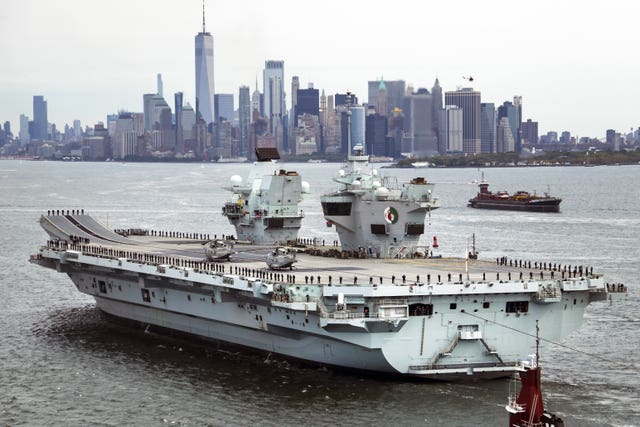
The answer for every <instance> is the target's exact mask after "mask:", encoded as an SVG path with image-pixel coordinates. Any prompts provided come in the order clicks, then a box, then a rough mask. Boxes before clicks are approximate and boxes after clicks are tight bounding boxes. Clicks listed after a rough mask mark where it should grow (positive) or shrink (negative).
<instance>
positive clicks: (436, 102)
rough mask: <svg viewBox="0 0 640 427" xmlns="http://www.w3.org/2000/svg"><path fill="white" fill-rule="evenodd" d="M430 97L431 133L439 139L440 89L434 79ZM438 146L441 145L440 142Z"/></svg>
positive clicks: (438, 82) (437, 81) (438, 83)
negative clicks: (431, 112) (431, 100)
mask: <svg viewBox="0 0 640 427" xmlns="http://www.w3.org/2000/svg"><path fill="white" fill-rule="evenodd" d="M431 97H432V99H433V102H432V104H431V109H432V111H433V114H432V115H431V116H432V119H431V120H433V133H435V134H436V136H437V137H438V138H440V110H442V87H441V86H440V81H439V80H438V78H437V77H436V81H435V82H434V83H433V87H432V88H431ZM438 144H439V145H443V144H441V143H440V142H439V143H438Z"/></svg>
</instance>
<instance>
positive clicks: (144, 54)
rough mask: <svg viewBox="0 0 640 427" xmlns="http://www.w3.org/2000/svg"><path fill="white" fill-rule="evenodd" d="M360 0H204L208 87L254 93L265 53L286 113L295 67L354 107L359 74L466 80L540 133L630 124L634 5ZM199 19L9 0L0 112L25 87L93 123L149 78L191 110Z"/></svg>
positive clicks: (410, 80)
mask: <svg viewBox="0 0 640 427" xmlns="http://www.w3.org/2000/svg"><path fill="white" fill-rule="evenodd" d="M369 6H370V7H369V8H368V9H362V6H361V5H354V4H343V3H338V2H329V3H327V5H326V6H324V7H323V8H319V9H318V10H306V9H305V11H302V10H300V8H299V7H298V5H297V3H295V2H287V1H275V2H270V3H269V4H268V5H267V4H262V3H256V4H253V3H251V2H242V3H241V4H238V3H234V4H231V3H228V4H213V3H212V2H208V3H207V4H206V12H207V31H208V32H210V33H211V34H212V36H213V38H214V40H215V45H214V51H215V58H214V64H215V71H214V75H215V79H216V80H215V88H216V92H220V93H233V94H236V93H237V91H238V88H239V87H240V86H242V85H248V86H250V88H251V92H253V91H254V90H255V87H253V86H254V81H255V78H256V75H259V74H261V73H262V69H263V67H264V63H265V61H266V60H271V59H276V60H284V62H285V81H284V82H283V88H284V90H285V91H286V92H287V93H286V100H287V108H289V107H290V105H291V93H289V87H290V86H289V85H290V80H291V77H292V76H293V75H298V76H299V77H300V81H301V83H302V87H306V84H307V83H308V82H313V83H314V87H315V88H318V89H319V90H323V89H324V90H325V92H326V93H327V94H330V93H338V92H339V93H344V92H345V91H346V90H351V91H352V92H354V93H355V94H356V95H357V96H358V97H359V99H360V100H361V101H363V102H366V100H367V99H366V94H367V82H368V81H370V80H376V79H378V78H380V77H384V79H385V80H387V79H389V80H400V79H401V80H405V81H406V82H407V86H409V85H412V86H413V87H414V88H415V89H417V88H419V87H425V88H430V87H431V85H432V84H433V81H434V79H435V78H436V77H437V78H438V79H439V81H440V83H441V85H442V87H443V89H444V90H445V91H451V90H455V89H456V88H457V87H459V86H473V88H474V89H475V90H478V91H480V92H481V93H482V101H483V102H493V103H495V104H496V105H500V104H502V102H504V101H506V100H511V99H513V96H514V95H520V96H522V97H523V117H522V118H523V120H526V119H527V118H532V119H533V120H534V121H537V122H539V123H540V133H541V134H542V133H544V132H546V131H549V130H554V131H557V132H562V131H564V130H568V131H570V132H571V133H572V134H574V135H579V136H593V137H602V136H604V134H605V131H606V129H609V128H613V129H616V130H617V131H619V132H627V131H629V129H630V128H637V127H638V126H640V118H638V117H637V113H636V108H635V105H634V101H635V98H636V96H637V95H638V92H639V91H640V89H638V88H637V86H634V85H632V82H633V81H632V80H631V78H632V77H634V76H635V75H637V74H638V71H640V65H639V61H638V60H637V59H635V58H634V55H633V49H632V46H633V40H634V34H633V26H634V23H633V17H634V16H637V12H638V11H640V6H637V5H634V4H626V3H622V2H619V1H614V2H610V3H608V4H607V5H591V6H581V8H580V19H579V20H578V16H577V12H575V11H574V10H572V9H571V6H570V5H559V4H557V3H553V2H550V1H542V2H536V3H535V7H531V8H526V7H522V9H521V10H516V9H513V6H512V5H511V3H509V2H505V1H490V2H484V3H483V4H476V3H471V2H469V3H468V4H463V7H462V9H461V7H460V5H459V4H457V5H455V6H447V5H430V6H429V9H428V10H426V11H425V12H424V16H425V19H424V21H421V20H420V18H419V17H420V14H412V13H411V12H412V11H413V12H415V11H414V10H413V7H412V6H413V5H412V4H411V3H409V2H400V3H397V2H396V3H394V5H393V7H392V8H390V7H386V8H382V7H371V5H369ZM374 6H375V5H374ZM123 10H126V11H127V13H122V11H123ZM382 10H384V13H383V12H382ZM274 11H277V13H276V12H274ZM21 17H23V18H25V17H26V18H28V19H20V18H21ZM453 18H455V19H453ZM376 20H377V21H378V24H382V23H384V25H378V24H376ZM350 23H352V25H349V24H350ZM361 23H364V24H361ZM365 24H366V25H365ZM412 24H413V25H412ZM201 28H202V3H201V2H200V1H192V2H189V3H187V4H177V3H176V4H174V3H162V2H160V3H157V2H150V1H140V2H134V3H125V2H124V1H120V0H116V1H114V2H112V3H110V7H109V8H98V7H96V6H95V4H91V3H90V2H81V1H67V2H62V3H55V4H50V3H49V2H43V1H40V0H26V1H16V0H9V1H8V2H7V3H6V5H5V8H3V10H2V11H0V35H1V36H2V37H0V51H1V52H3V56H4V61H3V63H4V70H3V72H2V73H0V100H1V102H0V119H1V120H3V121H4V120H9V121H10V122H11V123H12V124H13V126H14V127H15V126H18V124H19V116H20V114H26V115H28V116H31V113H32V100H33V96H34V95H42V96H44V98H45V99H46V100H47V102H48V107H49V111H48V114H49V118H48V120H49V122H51V123H55V124H57V125H58V126H59V127H62V126H64V124H66V123H68V124H72V123H73V120H74V119H79V120H81V122H82V125H83V126H87V125H88V126H93V125H94V124H95V123H97V122H98V121H101V122H104V121H105V120H106V115H107V114H112V113H115V112H116V111H118V110H120V109H125V110H129V111H142V109H143V106H142V94H143V93H151V92H155V86H156V79H155V76H156V75H157V73H162V75H163V80H164V92H165V97H168V98H170V97H171V96H173V94H174V93H175V92H183V93H184V102H185V104H186V103H187V102H188V103H190V104H191V105H192V106H195V105H194V104H195V93H194V92H195V91H194V87H195V80H194V57H193V40H194V36H195V35H196V34H197V33H198V32H199V31H200V29H201ZM382 28H384V31H382V30H381V29H382ZM337 29H340V30H339V31H338V30H337ZM453 30H455V31H453ZM509 54H511V55H509ZM463 75H464V76H469V75H470V76H473V77H474V81H473V83H472V84H470V83H469V82H468V81H465V80H463V79H462V76H463ZM259 89H260V91H263V90H264V88H263V87H260V88H259ZM30 118H31V119H32V117H30Z"/></svg>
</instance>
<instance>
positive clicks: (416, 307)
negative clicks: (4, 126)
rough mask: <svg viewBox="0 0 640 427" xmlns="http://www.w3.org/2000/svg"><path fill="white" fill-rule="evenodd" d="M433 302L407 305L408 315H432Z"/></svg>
mask: <svg viewBox="0 0 640 427" xmlns="http://www.w3.org/2000/svg"><path fill="white" fill-rule="evenodd" d="M432 315H433V304H422V303H418V304H411V305H409V316H432Z"/></svg>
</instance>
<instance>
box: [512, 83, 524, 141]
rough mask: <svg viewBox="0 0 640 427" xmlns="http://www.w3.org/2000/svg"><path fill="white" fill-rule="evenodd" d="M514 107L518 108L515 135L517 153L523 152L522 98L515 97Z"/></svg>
mask: <svg viewBox="0 0 640 427" xmlns="http://www.w3.org/2000/svg"><path fill="white" fill-rule="evenodd" d="M513 105H514V106H515V107H516V114H517V115H516V133H515V134H514V135H513V138H514V140H515V151H516V153H519V152H521V151H522V97H521V96H519V95H515V96H514V97H513Z"/></svg>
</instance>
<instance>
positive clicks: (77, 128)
mask: <svg viewBox="0 0 640 427" xmlns="http://www.w3.org/2000/svg"><path fill="white" fill-rule="evenodd" d="M73 136H74V138H80V137H82V125H81V124H80V120H77V119H76V120H74V121H73Z"/></svg>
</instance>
